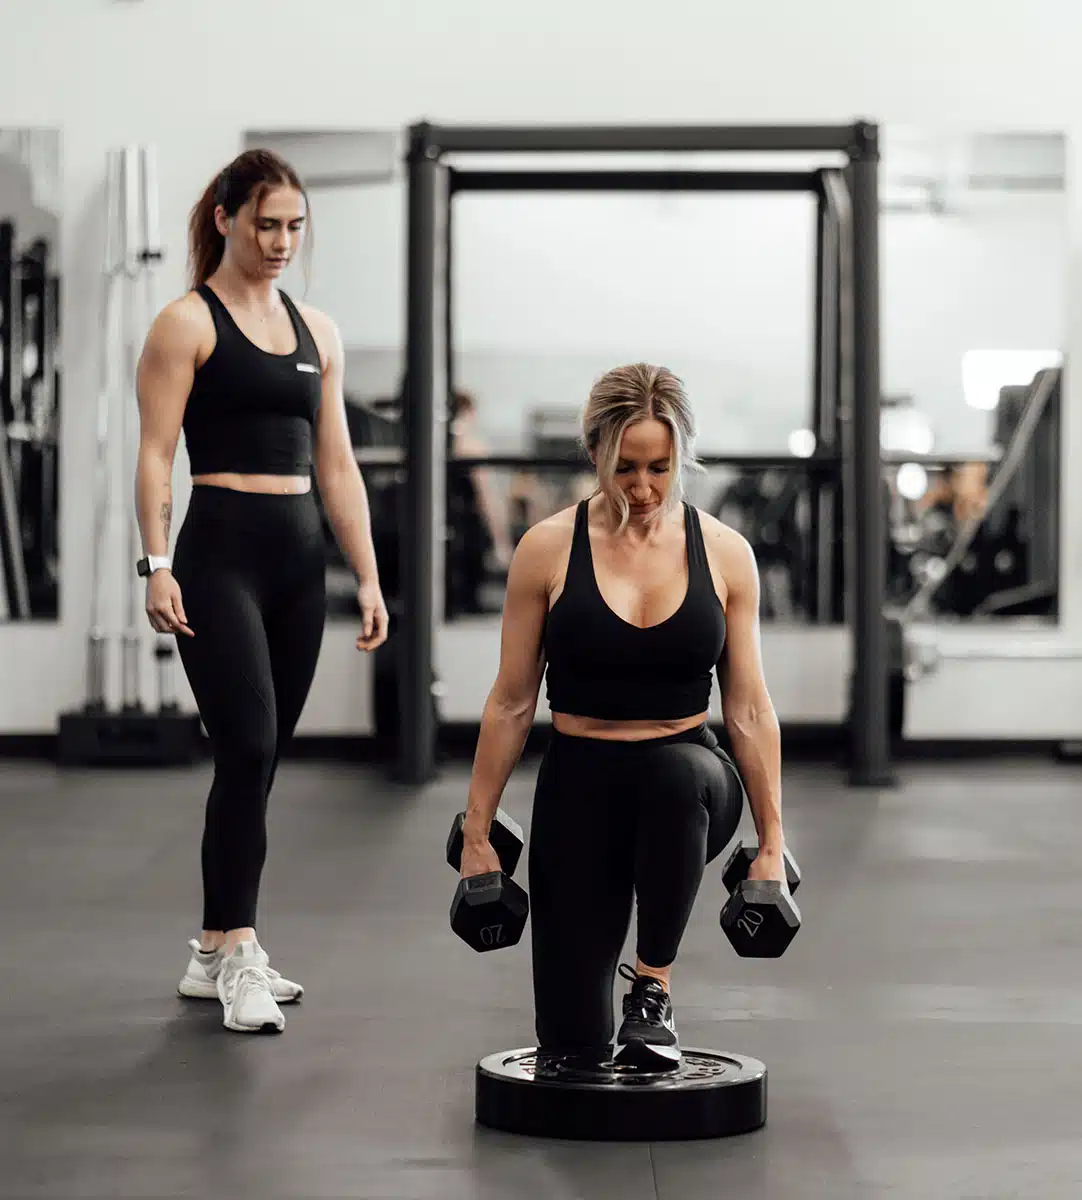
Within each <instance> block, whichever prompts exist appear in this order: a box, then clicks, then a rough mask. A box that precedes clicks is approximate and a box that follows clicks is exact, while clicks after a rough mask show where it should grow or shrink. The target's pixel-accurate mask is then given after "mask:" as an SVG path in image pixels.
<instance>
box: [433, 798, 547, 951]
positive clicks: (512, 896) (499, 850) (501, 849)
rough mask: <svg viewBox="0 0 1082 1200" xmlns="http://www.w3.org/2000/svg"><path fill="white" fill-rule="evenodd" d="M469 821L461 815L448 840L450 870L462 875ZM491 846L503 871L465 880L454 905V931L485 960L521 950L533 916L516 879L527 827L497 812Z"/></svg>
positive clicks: (490, 834)
mask: <svg viewBox="0 0 1082 1200" xmlns="http://www.w3.org/2000/svg"><path fill="white" fill-rule="evenodd" d="M465 819H466V814H465V813H464V812H461V813H459V814H458V815H457V816H456V817H455V819H454V821H453V822H452V824H451V832H450V834H449V835H448V837H447V864H448V866H450V867H452V868H453V869H454V870H456V871H461V869H462V846H463V834H462V828H463V824H464V822H465ZM488 840H489V843H490V844H491V846H492V848H493V850H495V851H496V855H497V857H498V858H499V860H500V868H501V869H500V870H499V871H486V872H485V873H484V874H482V875H471V876H470V877H469V878H468V879H460V880H459V881H458V887H457V888H456V889H455V895H454V899H453V900H452V901H451V929H452V930H453V931H454V932H455V933H456V934H457V935H458V936H459V937H460V938H461V939H462V940H463V941H464V942H465V943H466V945H467V946H470V947H471V948H472V949H474V950H476V951H477V952H478V953H479V954H483V953H485V952H486V951H488V950H501V949H503V948H504V947H506V946H514V945H516V944H517V943H518V941H519V940H520V939H521V937H522V931H523V930H524V929H525V928H526V920H527V917H528V916H529V913H530V901H529V897H528V896H527V895H526V892H525V890H524V889H523V888H521V887H519V885H518V884H517V883H515V881H514V880H513V879H512V878H511V875H512V874H513V873H514V870H515V867H516V866H518V860H519V856H520V855H521V854H522V846H523V837H522V826H521V825H519V824H518V823H517V822H516V821H514V820H512V818H511V817H509V816H508V815H507V813H505V812H504V811H503V810H502V809H497V810H496V815H495V816H494V817H493V819H492V824H491V826H490V828H489V833H488Z"/></svg>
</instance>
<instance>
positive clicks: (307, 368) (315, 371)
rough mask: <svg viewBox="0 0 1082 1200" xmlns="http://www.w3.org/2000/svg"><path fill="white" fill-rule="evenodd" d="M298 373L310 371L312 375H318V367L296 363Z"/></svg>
mask: <svg viewBox="0 0 1082 1200" xmlns="http://www.w3.org/2000/svg"><path fill="white" fill-rule="evenodd" d="M297 370H298V371H310V372H311V373H312V374H313V375H318V374H319V367H313V366H312V364H311V363H297Z"/></svg>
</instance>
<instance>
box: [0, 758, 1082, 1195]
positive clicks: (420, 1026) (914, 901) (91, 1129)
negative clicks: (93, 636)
mask: <svg viewBox="0 0 1082 1200" xmlns="http://www.w3.org/2000/svg"><path fill="white" fill-rule="evenodd" d="M536 765H537V764H536V760H531V761H528V762H526V763H524V764H523V765H522V766H520V768H519V769H518V771H517V772H516V773H515V775H514V777H513V779H512V781H511V784H510V785H509V787H508V790H507V793H506V795H505V798H504V803H505V805H506V807H507V808H508V809H509V810H510V811H511V812H512V813H513V814H514V815H516V816H517V817H518V818H519V819H520V820H522V822H523V824H524V825H526V826H527V828H528V822H529V808H530V802H531V796H532V784H533V779H534V774H535V772H536ZM209 778H210V768H209V766H199V767H197V768H195V769H192V770H183V771H145V772H143V771H140V772H134V773H133V772H97V771H67V772H60V771H58V770H56V769H53V768H52V767H49V766H47V765H44V764H28V763H25V762H14V761H10V760H9V761H8V762H7V763H0V805H2V808H0V828H2V837H0V898H2V903H3V911H4V913H5V922H4V924H5V935H6V937H5V944H6V962H5V967H4V973H3V974H4V978H3V986H2V988H0V1195H3V1196H12V1197H14V1196H18V1197H38V1196H42V1197H43V1196H48V1197H68V1196H110V1197H134V1196H140V1197H150V1196H154V1197H165V1196H200V1197H209V1196H222V1197H241V1196H244V1197H247V1196H259V1197H261V1198H262V1197H279V1196H281V1197H285V1196H289V1197H338V1196H341V1197H346V1196H351V1197H354V1196H356V1197H370V1198H373V1200H375V1198H376V1197H380V1198H385V1197H386V1198H389V1197H403V1198H406V1197H408V1198H410V1200H422V1198H423V1200H428V1198H429V1197H431V1198H437V1197H438V1198H439V1200H458V1198H463V1200H465V1198H466V1197H470V1198H474V1197H476V1198H479V1200H488V1198H491V1200H506V1198H508V1197H516V1198H517V1200H526V1198H533V1197H537V1198H538V1200H541V1198H543V1200H562V1198H565V1197H587V1198H594V1197H597V1198H599V1200H601V1198H604V1200H608V1198H610V1197H619V1200H640V1198H643V1200H645V1198H646V1197H661V1198H663V1200H693V1198H697V1197H717V1196H723V1195H724V1196H741V1197H745V1198H748V1197H772V1198H773V1197H778V1198H785V1200H803V1198H804V1197H823V1198H828V1197H829V1198H830V1200H844V1198H848V1197H853V1198H860V1200H867V1198H869V1197H879V1196H885V1197H891V1198H895V1197H913V1198H914V1200H918V1198H919V1200H933V1198H938V1197H943V1198H945V1200H946V1198H949V1200H960V1198H963V1197H966V1198H968V1197H982V1198H983V1197H1027V1198H1035V1200H1036V1198H1039V1200H1058V1198H1059V1197H1063V1198H1067V1197H1071V1198H1072V1200H1077V1197H1078V1196H1079V1195H1082V1088H1080V1087H1079V1045H1080V1040H1079V1032H1080V1026H1082V955H1080V954H1079V949H1080V947H1082V922H1080V920H1079V901H1078V896H1079V864H1080V862H1082V820H1080V819H1079V815H1078V808H1077V806H1078V802H1079V799H1080V797H1082V787H1080V783H1082V774H1080V772H1079V770H1078V768H1076V767H1070V766H1060V765H1057V764H1054V763H1051V762H1043V761H1040V760H1033V759H1031V760H1020V761H1013V760H1011V761H985V762H980V763H975V762H964V763H952V764H943V763H934V764H929V763H915V764H905V765H902V766H901V767H900V768H899V786H898V787H897V788H896V789H893V790H890V791H884V792H874V791H872V792H868V791H851V790H847V789H846V788H845V787H844V785H843V779H842V776H841V775H840V774H839V773H838V772H837V771H836V770H835V769H834V768H832V767H828V766H822V765H797V766H794V767H792V768H789V769H787V771H786V779H785V815H786V832H787V835H788V837H789V840H790V844H791V846H792V848H793V851H794V853H795V854H796V857H797V858H798V860H799V862H800V864H801V866H802V868H803V870H804V882H803V884H802V886H801V891H800V893H799V896H798V902H799V904H800V908H801V911H802V914H803V922H804V923H803V928H802V930H801V932H800V934H799V936H798V937H797V939H796V941H795V942H794V943H793V944H792V946H791V947H790V948H789V951H788V953H787V954H786V956H785V957H784V958H782V959H780V960H777V961H772V962H762V961H760V962H752V961H745V960H741V959H739V958H737V957H736V956H735V955H734V954H733V952H732V951H731V949H730V947H729V946H728V943H727V942H726V941H725V939H724V937H723V935H722V933H721V931H720V929H719V928H718V924H717V918H718V912H719V910H720V907H721V904H722V902H723V900H724V889H723V887H722V885H721V881H720V878H719V875H720V871H719V870H718V869H716V868H718V867H720V861H719V862H717V863H715V864H714V867H715V870H713V871H712V872H710V873H708V876H707V878H706V881H705V883H704V885H703V889H702V892H701V893H700V897H699V901H698V905H697V907H696V911H695V913H694V915H693V917H692V921H691V925H690V926H689V929H688V932H687V935H686V938H685V942H684V947H683V949H682V951H681V955H680V958H679V959H678V961H677V966H676V970H675V973H674V979H673V993H674V1003H675V1006H676V1017H677V1025H678V1029H679V1031H680V1033H681V1037H682V1039H683V1041H684V1044H685V1045H695V1046H705V1047H711V1048H714V1049H722V1050H732V1051H736V1052H740V1053H745V1054H750V1055H753V1056H755V1057H758V1058H761V1059H763V1060H764V1061H765V1062H766V1065H767V1067H768V1070H769V1115H768V1121H767V1124H766V1126H765V1127H764V1128H763V1129H761V1130H759V1131H758V1132H756V1133H752V1134H749V1135H746V1136H741V1137H738V1138H732V1139H727V1140H721V1141H713V1142H682V1143H658V1144H653V1145H650V1144H611V1143H609V1144H591V1143H582V1142H552V1141H546V1140H532V1139H524V1138H520V1137H516V1136H513V1135H508V1134H500V1133H494V1132H492V1131H490V1130H487V1129H483V1128H480V1127H478V1126H476V1125H475V1124H474V1122H473V1070H474V1065H475V1063H476V1062H477V1060H478V1059H479V1058H480V1057H481V1056H483V1055H485V1054H486V1053H489V1052H491V1051H494V1050H498V1049H507V1048H514V1047H518V1046H525V1045H530V1044H531V1043H532V1037H533V1032H532V1018H531V994H530V972H529V957H528V947H527V944H526V942H525V941H524V942H523V943H522V944H520V945H519V946H518V947H517V948H515V949H511V950H508V951H506V952H500V953H496V954H487V955H475V954H473V953H472V952H471V951H470V950H468V949H467V948H466V947H465V946H464V945H463V944H462V943H461V942H459V941H458V939H457V938H455V937H454V936H453V935H452V934H451V932H450V930H449V928H448V919H447V913H448V906H449V903H450V899H451V896H452V894H453V891H454V882H455V877H454V873H453V872H452V871H451V870H450V868H449V867H448V866H447V865H446V864H445V863H444V861H443V843H444V839H445V836H446V832H447V829H448V827H449V825H450V821H451V818H452V816H453V814H454V812H455V811H456V809H458V808H460V807H461V806H462V803H463V799H464V796H465V787H466V779H467V769H466V766H465V765H460V764H452V765H450V766H449V767H447V768H446V769H445V771H444V773H443V775H442V776H441V778H440V779H439V781H438V782H437V783H435V784H433V785H432V786H430V787H428V788H426V789H423V790H414V791H411V790H409V789H406V788H403V787H396V786H394V785H391V784H389V783H388V782H387V781H386V779H385V778H384V776H383V775H382V774H381V772H380V771H379V770H378V769H376V768H374V767H371V766H367V765H334V764H325V763H313V762H308V761H300V760H293V761H287V762H286V763H284V764H283V765H282V767H281V769H280V773H279V777H278V784H277V787H276V790H275V794H274V796H273V798H272V804H271V811H270V852H269V858H268V863H267V872H266V876H265V890H264V899H263V918H262V926H261V931H260V932H261V937H262V940H263V942H264V945H265V946H266V947H267V948H268V949H269V951H270V952H271V956H272V962H273V963H274V964H275V965H277V966H278V968H279V969H280V970H282V971H283V973H285V974H286V975H288V976H290V977H291V978H295V979H298V980H300V981H301V982H302V983H304V985H305V987H306V989H307V992H306V996H305V998H304V1001H303V1003H302V1004H301V1005H299V1006H292V1007H288V1008H287V1009H286V1010H285V1011H286V1015H287V1018H288V1024H287V1027H286V1030H285V1032H284V1034H282V1035H281V1036H280V1037H258V1036H256V1037H250V1036H244V1035H237V1034H231V1033H229V1032H228V1031H226V1030H225V1029H223V1028H222V1025H221V1010H220V1006H219V1005H218V1004H217V1003H216V1002H197V1001H184V1000H181V999H180V998H179V997H178V996H177V995H176V994H175V986H176V983H177V980H178V979H179V977H180V974H181V973H182V971H183V968H184V965H185V963H186V961H187V949H186V945H185V942H186V939H187V938H188V937H189V936H192V935H193V934H194V933H195V931H196V925H197V923H198V919H199V893H198V874H197V867H198V844H199V837H200V832H201V827H202V804H203V798H204V796H205V793H206V788H207V785H208V782H209ZM745 827H746V830H747V831H751V828H752V827H751V823H750V819H748V818H747V817H746V818H745ZM569 836H571V837H573V836H574V835H573V832H571V833H569ZM518 877H519V878H526V881H527V882H528V878H527V877H526V873H525V861H524V865H523V867H522V868H521V874H520V875H519V876H518ZM629 952H630V949H629ZM632 961H633V960H632ZM620 986H622V985H620Z"/></svg>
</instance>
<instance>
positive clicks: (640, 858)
mask: <svg viewBox="0 0 1082 1200" xmlns="http://www.w3.org/2000/svg"><path fill="white" fill-rule="evenodd" d="M743 806H744V785H743V783H742V781H741V779H740V775H739V773H738V771H737V769H736V767H735V766H734V764H733V762H732V760H731V759H729V757H728V756H727V755H726V754H725V753H724V752H723V751H722V750H721V749H719V747H718V741H717V738H716V737H715V736H714V734H713V733H712V732H711V730H710V729H709V727H708V726H706V725H701V726H699V727H698V728H696V729H691V730H689V731H687V732H686V733H681V734H676V735H674V736H672V737H664V738H652V739H649V740H647V741H641V742H612V741H602V740H599V739H596V738H580V737H569V736H567V735H566V734H560V733H557V732H556V731H555V730H554V731H553V733H552V740H551V741H550V742H549V745H548V749H547V751H546V753H545V757H544V760H543V761H542V763H541V769H540V771H539V773H538V777H537V790H536V792H535V794H534V808H533V817H532V821H531V826H530V851H529V891H530V923H531V930H532V932H531V938H532V943H533V983H534V1011H535V1018H536V1033H537V1039H538V1041H537V1044H538V1046H539V1047H540V1048H541V1049H544V1050H550V1051H565V1052H567V1051H598V1050H604V1048H605V1047H606V1046H608V1044H609V1043H610V1042H611V1039H612V1035H613V995H612V988H613V978H614V975H615V972H616V964H617V959H618V958H619V955H620V951H621V949H622V948H623V944H624V940H625V938H626V937H627V931H628V928H629V925H630V921H631V909H632V901H633V898H634V899H635V900H636V901H637V908H638V928H637V949H636V953H637V954H638V957H639V958H640V959H641V960H642V962H643V963H645V964H646V965H647V966H651V967H667V966H669V965H670V964H671V963H672V961H673V960H674V959H675V958H676V952H677V950H678V949H679V946H680V939H681V938H682V937H683V934H684V928H685V926H686V925H687V921H688V918H689V916H690V915H691V908H692V905H693V904H694V902H695V896H696V894H697V892H698V890H699V884H700V882H701V880H702V877H703V871H704V869H705V867H706V864H707V863H708V862H710V861H711V860H712V859H714V858H716V857H717V856H718V855H719V854H720V853H721V852H722V850H724V849H725V847H726V846H727V845H728V843H729V841H730V840H731V839H732V837H733V834H734V833H735V832H736V829H737V826H738V825H739V823H740V814H741V811H742V810H743ZM718 936H719V937H720V936H721V935H720V933H719V935H718Z"/></svg>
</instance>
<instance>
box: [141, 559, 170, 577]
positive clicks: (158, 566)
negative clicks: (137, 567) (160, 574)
mask: <svg viewBox="0 0 1082 1200" xmlns="http://www.w3.org/2000/svg"><path fill="white" fill-rule="evenodd" d="M147 566H148V568H149V569H150V573H151V575H153V574H154V572H155V571H171V570H172V569H173V560H172V559H171V558H167V557H166V556H165V555H164V554H161V555H158V554H148V555H147Z"/></svg>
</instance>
